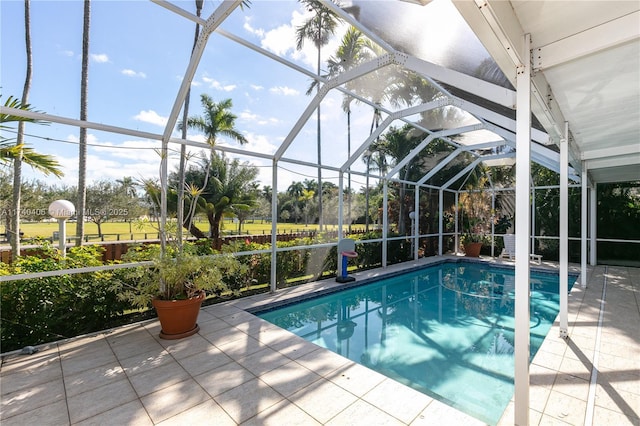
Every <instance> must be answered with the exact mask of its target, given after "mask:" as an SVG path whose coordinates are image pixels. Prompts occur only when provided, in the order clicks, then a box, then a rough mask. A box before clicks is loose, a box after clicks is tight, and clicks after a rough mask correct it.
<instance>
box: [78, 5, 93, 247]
mask: <svg viewBox="0 0 640 426" xmlns="http://www.w3.org/2000/svg"><path fill="white" fill-rule="evenodd" d="M90 24H91V0H84V19H83V26H82V76H81V80H80V120H82V121H85V120H87V103H88V102H87V95H88V86H89V29H90ZM78 151H79V152H78V201H77V206H76V216H77V222H76V245H81V244H82V240H83V238H84V212H85V210H86V203H87V129H86V127H81V128H80V145H79V149H78Z"/></svg>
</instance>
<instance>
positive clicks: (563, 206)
mask: <svg viewBox="0 0 640 426" xmlns="http://www.w3.org/2000/svg"><path fill="white" fill-rule="evenodd" d="M568 174H569V123H564V138H562V139H561V140H560V277H559V278H560V337H561V338H563V339H564V338H566V337H567V336H568V335H569V312H568V310H569V300H568V299H569V284H568V281H569V264H568V261H569V217H568V213H569V188H568V185H569V178H568Z"/></svg>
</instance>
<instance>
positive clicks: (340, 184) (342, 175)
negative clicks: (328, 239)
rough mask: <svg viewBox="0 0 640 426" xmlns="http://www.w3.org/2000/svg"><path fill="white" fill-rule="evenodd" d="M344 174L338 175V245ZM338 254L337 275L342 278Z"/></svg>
mask: <svg viewBox="0 0 640 426" xmlns="http://www.w3.org/2000/svg"><path fill="white" fill-rule="evenodd" d="M343 191H344V172H342V171H340V172H339V173H338V244H339V243H340V240H342V238H343V235H342V227H343V218H342V215H343V214H344V194H343ZM340 257H341V256H340V253H338V268H337V275H336V276H338V277H341V276H342V261H341V259H340Z"/></svg>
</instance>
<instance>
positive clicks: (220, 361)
mask: <svg viewBox="0 0 640 426" xmlns="http://www.w3.org/2000/svg"><path fill="white" fill-rule="evenodd" d="M231 361H232V359H231V358H229V357H228V356H227V355H225V354H224V353H223V352H222V351H221V350H220V349H218V348H216V347H215V346H213V345H209V346H207V348H206V349H204V350H202V351H201V352H198V353H196V354H195V355H191V356H190V357H187V358H182V359H180V360H179V361H178V363H179V364H180V365H181V366H182V368H184V369H185V370H186V371H187V372H188V373H189V374H191V375H192V376H197V375H199V374H202V373H205V372H207V371H210V370H213V369H214V368H218V367H220V366H222V365H225V364H228V363H230V362H231Z"/></svg>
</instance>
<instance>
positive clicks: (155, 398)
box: [140, 379, 209, 423]
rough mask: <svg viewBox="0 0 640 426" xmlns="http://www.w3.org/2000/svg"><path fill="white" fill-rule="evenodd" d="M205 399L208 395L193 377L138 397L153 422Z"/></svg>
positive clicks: (189, 407)
mask: <svg viewBox="0 0 640 426" xmlns="http://www.w3.org/2000/svg"><path fill="white" fill-rule="evenodd" d="M207 400H209V395H207V393H206V392H205V391H204V390H202V388H201V387H200V386H199V385H198V383H196V382H195V381H194V380H193V379H187V380H185V381H183V382H180V383H176V384H174V385H172V386H169V387H166V388H164V389H162V390H159V391H157V392H154V393H151V394H149V395H146V396H143V397H142V398H140V401H142V405H144V408H145V410H146V411H147V413H149V416H150V417H151V420H152V421H153V422H154V423H160V422H161V421H163V420H166V419H168V418H170V417H173V416H175V415H178V414H180V413H183V412H185V411H187V410H189V409H191V408H193V407H195V406H197V405H200V404H202V403H203V402H205V401H207Z"/></svg>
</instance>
